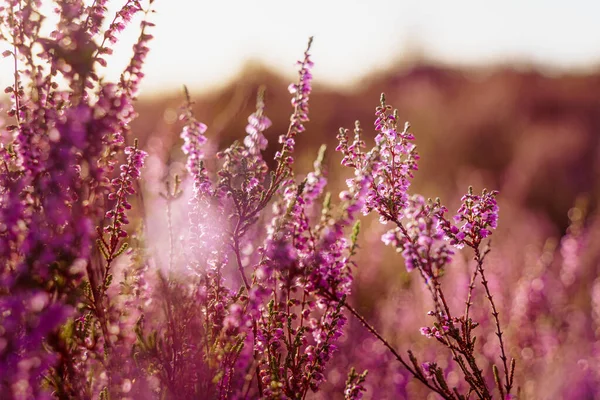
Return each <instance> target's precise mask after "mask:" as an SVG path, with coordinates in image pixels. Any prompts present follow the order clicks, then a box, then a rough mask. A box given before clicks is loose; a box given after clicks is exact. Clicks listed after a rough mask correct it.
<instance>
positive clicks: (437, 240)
mask: <svg viewBox="0 0 600 400" xmlns="http://www.w3.org/2000/svg"><path fill="white" fill-rule="evenodd" d="M441 208H442V206H440V205H439V203H433V202H427V201H425V199H424V198H423V197H422V196H418V195H415V196H412V197H410V198H409V199H408V200H407V201H406V206H405V207H404V209H403V210H402V215H403V217H402V219H401V222H402V224H403V228H402V227H396V228H394V229H392V230H390V231H388V232H386V233H385V234H384V235H383V236H382V237H381V239H382V241H383V242H384V243H385V244H387V245H392V246H394V247H396V248H397V250H398V251H401V252H402V256H403V257H404V260H405V263H406V269H407V270H408V271H412V270H413V269H415V268H418V269H419V270H421V271H422V273H424V274H425V276H426V277H428V278H429V277H434V276H437V275H438V274H439V273H440V272H441V271H442V270H443V269H444V267H445V266H446V265H447V264H448V263H450V261H451V256H452V255H453V254H454V253H453V251H452V250H451V249H449V248H448V246H446V244H445V243H444V241H443V240H442V239H443V238H444V232H443V231H442V230H441V229H440V228H439V225H440V223H439V217H438V215H439V210H440V209H441Z"/></svg>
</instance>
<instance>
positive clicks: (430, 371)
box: [421, 362, 437, 378]
mask: <svg viewBox="0 0 600 400" xmlns="http://www.w3.org/2000/svg"><path fill="white" fill-rule="evenodd" d="M421 368H422V369H423V373H424V374H425V377H427V378H433V375H434V374H435V370H436V368H437V365H436V363H432V362H424V363H423V364H421Z"/></svg>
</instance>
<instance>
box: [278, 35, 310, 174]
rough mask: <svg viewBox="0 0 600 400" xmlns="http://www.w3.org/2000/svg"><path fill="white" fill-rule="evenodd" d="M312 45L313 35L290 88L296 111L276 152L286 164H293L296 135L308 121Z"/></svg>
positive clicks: (281, 137)
mask: <svg viewBox="0 0 600 400" xmlns="http://www.w3.org/2000/svg"><path fill="white" fill-rule="evenodd" d="M311 45H312V37H311V38H310V39H309V41H308V46H307V48H306V51H305V52H304V59H303V60H301V61H298V65H299V66H300V67H299V70H298V75H299V77H298V83H293V84H291V85H290V86H289V88H288V90H289V92H290V93H291V94H293V95H294V97H293V98H292V106H293V107H294V112H293V113H292V115H291V117H290V126H289V128H288V131H287V133H286V134H285V135H281V136H280V137H279V143H281V144H283V147H282V149H281V151H278V152H277V153H276V154H275V159H276V160H278V161H279V162H282V163H283V164H284V165H287V166H289V165H291V164H292V163H293V162H294V159H293V158H292V157H291V156H290V153H293V151H294V147H295V143H296V139H295V137H296V135H297V134H298V133H301V132H304V130H305V128H304V123H305V122H307V121H308V99H309V96H310V92H311V91H312V86H311V84H312V73H311V69H312V67H313V62H312V61H311V60H310V53H309V51H310V47H311Z"/></svg>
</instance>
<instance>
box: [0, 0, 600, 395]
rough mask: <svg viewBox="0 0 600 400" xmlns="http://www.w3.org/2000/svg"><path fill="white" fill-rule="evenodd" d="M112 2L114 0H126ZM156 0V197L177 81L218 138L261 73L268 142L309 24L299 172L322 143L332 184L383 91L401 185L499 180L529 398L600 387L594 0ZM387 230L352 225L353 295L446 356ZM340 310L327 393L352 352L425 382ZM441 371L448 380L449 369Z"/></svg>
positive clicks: (509, 296) (506, 312)
mask: <svg viewBox="0 0 600 400" xmlns="http://www.w3.org/2000/svg"><path fill="white" fill-rule="evenodd" d="M109 4H110V7H111V9H112V10H115V9H117V6H118V5H119V2H117V1H113V2H109ZM156 11H157V12H156V14H155V15H154V16H153V17H152V20H153V21H154V22H155V23H156V24H157V26H156V27H155V28H152V34H153V35H154V36H155V39H154V40H153V41H152V42H151V52H150V55H149V56H148V58H147V65H146V68H145V72H146V77H145V81H144V82H143V84H142V93H141V95H140V98H139V101H138V106H137V111H138V113H139V117H138V118H137V119H136V120H135V122H134V123H133V126H132V131H133V135H135V136H136V137H138V138H140V141H141V143H142V147H143V148H144V149H146V150H148V151H149V152H150V153H151V155H152V157H151V158H150V159H149V162H148V167H147V168H148V169H149V171H150V172H149V173H148V176H150V177H152V179H153V181H154V182H155V186H154V187H152V185H149V186H148V187H147V188H146V190H147V192H148V193H147V198H148V199H150V200H148V201H150V202H154V204H159V203H160V201H161V200H160V198H159V197H158V192H159V191H161V190H163V189H162V188H163V187H164V186H162V185H163V184H164V182H165V181H166V180H167V179H172V177H173V175H174V174H175V173H183V171H184V167H183V155H182V153H181V150H180V145H181V139H180V137H179V133H180V129H181V125H180V123H179V121H178V118H177V114H178V112H179V107H180V106H181V104H182V102H183V99H184V97H183V90H182V85H183V84H186V85H187V86H188V87H189V88H190V90H191V92H192V97H193V99H194V101H195V111H196V115H197V117H198V119H199V120H201V121H203V122H204V123H206V124H207V125H208V126H209V131H208V133H207V136H208V137H209V139H210V141H211V146H212V147H213V150H217V149H222V148H224V147H226V146H228V145H229V144H230V143H231V142H232V141H234V140H239V139H241V138H243V136H244V135H245V126H246V124H247V122H246V121H247V120H246V119H247V116H248V115H249V114H250V113H251V112H253V110H254V107H255V99H256V93H257V90H258V88H259V87H260V86H261V85H264V86H265V87H266V114H267V116H268V117H269V118H270V119H271V120H272V121H273V126H272V127H271V128H270V129H269V130H268V131H267V136H268V138H269V139H270V145H269V147H268V149H267V156H266V158H268V159H272V155H273V154H274V153H275V151H276V150H277V146H278V145H277V140H276V138H277V137H278V136H279V135H280V134H282V133H284V132H285V131H286V130H287V126H288V121H289V115H290V113H291V110H292V107H291V105H290V103H289V100H290V95H289V94H288V93H287V86H288V84H289V83H290V82H291V81H294V80H295V79H296V76H295V72H296V69H295V66H294V63H295V61H296V60H298V59H300V58H301V57H302V52H303V51H304V49H305V46H306V43H307V39H308V37H309V36H314V44H313V48H312V51H311V53H312V60H313V61H314V63H315V67H314V70H313V74H314V77H315V84H314V88H313V94H312V96H311V102H310V122H309V123H308V124H307V125H306V126H307V131H306V132H305V133H303V134H302V135H300V136H299V137H298V139H297V154H296V159H297V165H298V168H299V171H300V172H299V178H302V175H303V174H305V173H306V172H308V171H309V170H310V169H311V168H312V161H313V160H314V158H315V157H316V154H317V150H318V148H319V146H320V145H321V144H322V143H325V144H327V145H328V147H329V149H330V152H329V155H328V159H327V164H328V166H329V179H330V190H331V191H332V192H334V193H336V192H337V191H338V190H340V189H342V188H343V186H344V179H345V178H347V177H348V176H349V174H350V173H351V172H350V171H348V170H346V169H344V168H342V167H341V166H339V163H340V160H341V157H339V155H337V154H335V152H334V151H333V149H334V148H335V146H336V139H335V137H336V134H337V132H338V129H339V128H340V127H345V128H348V129H350V130H352V128H353V127H354V121H355V120H360V121H361V122H362V125H363V127H364V128H365V134H366V136H367V138H368V139H369V140H371V142H372V136H373V135H372V129H371V126H372V123H373V121H374V111H375V107H376V106H378V104H379V96H380V93H381V92H385V93H386V95H387V100H388V104H392V105H393V106H394V107H395V108H397V109H398V110H399V115H400V118H401V119H404V120H407V121H410V122H411V125H412V131H413V133H414V134H415V137H416V144H417V146H418V149H419V153H420V154H421V161H420V164H419V168H420V170H419V171H418V172H417V174H416V178H415V180H414V184H413V188H412V192H413V193H422V194H424V195H425V196H426V197H427V196H436V197H437V196H439V197H441V200H442V202H443V203H444V204H446V205H447V206H448V208H449V209H450V210H451V211H453V210H456V208H457V207H458V205H459V202H460V197H461V196H462V194H464V193H465V192H466V190H467V187H468V185H473V186H474V187H475V190H476V191H480V190H481V189H482V188H484V187H487V188H489V189H498V190H500V197H499V204H500V210H501V213H500V226H499V229H498V231H497V232H496V233H494V245H493V252H492V254H493V256H491V258H490V259H489V262H490V270H491V271H492V272H491V274H492V276H491V277H490V281H491V284H492V289H493V290H494V293H497V300H496V301H498V302H499V304H500V308H501V310H502V311H501V317H500V318H501V320H503V321H504V322H505V323H506V324H507V327H506V332H507V335H508V339H507V340H508V342H509V343H512V346H513V347H510V353H511V355H513V356H514V357H516V358H517V360H518V363H519V364H518V365H519V366H520V367H519V368H521V369H520V371H519V369H518V370H517V374H521V378H520V379H517V380H518V381H519V384H520V385H521V389H522V395H523V396H522V398H530V399H553V398H573V399H575V398H577V399H595V398H600V397H597V396H598V395H597V393H598V392H599V391H598V388H599V387H600V384H599V382H600V374H599V372H598V371H600V368H598V360H600V280H598V279H597V277H598V275H599V274H600V246H599V245H598V243H599V240H600V218H598V217H596V216H595V215H596V214H595V211H596V209H597V204H598V195H599V194H600V186H599V183H600V179H599V178H600V24H599V23H598V17H599V16H600V2H598V1H593V0H590V1H585V0H572V1H570V2H568V3H566V2H564V1H559V0H545V1H544V0H530V1H527V2H523V1H518V0H505V1H503V2H495V3H492V2H481V1H471V0H469V1H467V0H465V1H454V2H447V1H433V0H431V1H427V2H422V1H402V0H379V1H357V0H345V1H338V0H328V1H326V0H321V1H318V0H305V1H302V2H291V1H287V0H286V1H282V0H256V1H241V0H240V1H233V0H222V1H202V2H201V1H195V0H187V1H186V0H160V1H157V2H156ZM137 34H138V30H137V21H133V23H132V25H131V26H130V27H129V29H127V30H126V31H125V33H124V36H123V40H122V41H121V42H120V44H119V45H118V46H117V47H116V48H115V54H114V55H113V57H112V59H109V60H108V61H109V64H108V65H109V69H107V70H106V71H105V72H106V76H108V77H110V78H117V77H118V75H119V73H120V72H121V71H122V70H123V67H124V66H125V65H126V63H127V62H128V59H129V57H130V54H131V45H132V44H133V43H134V41H135V40H136V38H137ZM11 74H12V64H11V62H10V60H9V59H5V60H2V61H1V62H0V84H1V85H0V86H3V87H4V86H7V85H10V84H11V83H12V75H11ZM160 204H162V203H160ZM156 218H159V217H156ZM160 218H162V217H160ZM163 222H164V221H163ZM384 230H385V227H382V226H381V225H380V224H379V223H378V222H377V221H376V220H369V219H367V220H366V221H365V224H363V230H362V233H361V238H360V243H362V246H363V248H365V247H368V249H369V251H363V253H362V255H361V256H359V259H358V265H359V268H358V269H357V270H356V282H357V283H356V285H355V290H354V299H353V302H354V303H355V304H356V305H357V308H359V309H360V310H361V312H363V313H364V314H365V315H367V316H368V318H369V319H370V320H371V321H373V324H374V325H375V326H377V327H378V328H379V329H380V330H381V331H382V332H383V333H384V334H385V335H387V337H389V338H390V340H391V341H392V342H393V343H394V344H395V345H396V346H398V347H399V348H400V349H401V350H403V351H404V350H406V349H407V348H408V345H409V343H410V344H411V347H412V348H413V350H414V351H415V353H416V354H419V357H420V359H422V360H423V361H431V360H434V359H435V360H436V361H437V362H438V363H440V365H444V363H446V364H447V363H448V360H447V359H444V358H443V357H442V356H436V355H435V353H431V351H430V349H431V348H432V346H430V345H431V344H432V343H431V342H428V341H427V339H425V338H423V337H421V336H420V335H419V333H418V328H419V327H420V326H424V325H427V324H429V323H430V322H431V321H428V320H427V318H428V317H427V316H426V312H427V311H428V310H429V309H430V308H431V305H430V304H429V301H430V300H428V299H427V296H426V295H425V293H424V291H423V289H422V285H421V283H420V282H418V281H417V279H416V278H417V277H413V276H411V275H409V274H407V273H406V272H405V271H406V270H405V269H404V266H403V261H402V260H401V257H400V256H399V255H395V254H393V252H392V251H391V250H390V249H387V248H384V246H383V244H381V242H380V240H379V238H380V236H381V234H382V233H383V232H384ZM561 238H562V239H561ZM367 253H368V254H367ZM469 257H470V256H469V254H464V255H459V256H457V257H456V262H455V264H456V265H455V267H456V268H454V269H453V270H452V271H451V272H450V273H449V276H448V277H447V278H446V279H447V282H448V283H449V284H450V285H453V287H454V290H451V291H452V292H453V297H452V296H451V299H452V300H451V301H452V303H453V305H454V306H456V307H463V304H464V289H465V288H466V286H467V285H468V271H469V270H470V268H472V265H471V264H470V262H471V261H470V258H469ZM413 281H414V282H413ZM479 296H481V293H479ZM479 300H480V301H481V303H480V304H481V305H484V304H485V303H484V300H483V297H481V298H480V299H479ZM486 311H487V309H486V308H485V307H482V312H481V313H480V314H479V315H476V317H477V318H479V320H480V321H481V322H482V335H483V333H485V334H486V335H487V333H490V335H489V336H483V338H482V339H481V341H480V345H481V346H483V349H484V352H485V354H486V356H488V357H489V358H488V362H496V361H497V349H496V347H495V343H496V342H495V338H494V335H493V333H492V327H491V325H490V324H489V321H487V320H486V318H488V316H487V314H486ZM350 325H351V332H354V333H353V334H351V335H348V336H347V337H346V339H344V343H343V351H342V352H340V356H339V357H338V358H337V359H336V361H335V366H334V368H332V369H331V371H330V372H329V375H328V383H327V384H325V386H324V387H323V389H324V394H323V398H334V397H335V396H334V395H333V394H332V393H337V396H339V394H340V393H341V391H340V387H341V386H343V381H344V380H345V374H346V373H347V370H348V367H349V366H351V365H354V366H356V367H357V369H360V370H362V369H364V368H369V369H370V370H371V371H372V373H371V377H370V378H369V380H368V387H369V390H370V392H369V394H368V398H377V399H383V398H390V399H391V398H394V399H400V398H405V397H410V398H424V397H418V396H417V395H415V393H421V394H423V393H425V392H420V389H419V388H418V387H417V386H415V384H414V383H410V382H409V379H408V378H407V376H406V374H405V373H404V372H403V371H402V369H401V368H398V367H397V365H396V364H394V363H393V362H392V361H390V363H380V362H379V361H374V360H376V359H379V358H378V357H384V358H385V355H383V354H384V351H383V348H381V346H379V347H378V345H377V344H376V343H375V342H374V341H373V340H372V339H371V338H370V337H369V335H368V334H367V333H366V331H364V330H361V329H362V328H361V327H360V326H359V324H356V323H354V322H353V321H351V322H350ZM428 346H429V347H428ZM486 346H487V347H486ZM433 347H435V346H433ZM428 349H429V350H428ZM374 355H375V356H377V357H375V356H374ZM427 357H429V358H427ZM436 357H437V358H436ZM440 357H441V358H440ZM484 366H485V364H484ZM453 373H454V372H450V375H451V376H449V382H452V381H453V380H455V381H457V380H458V375H457V374H456V373H454V376H452V374H453ZM411 394H412V397H411ZM415 396H417V397H415ZM423 396H424V394H423Z"/></svg>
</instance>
